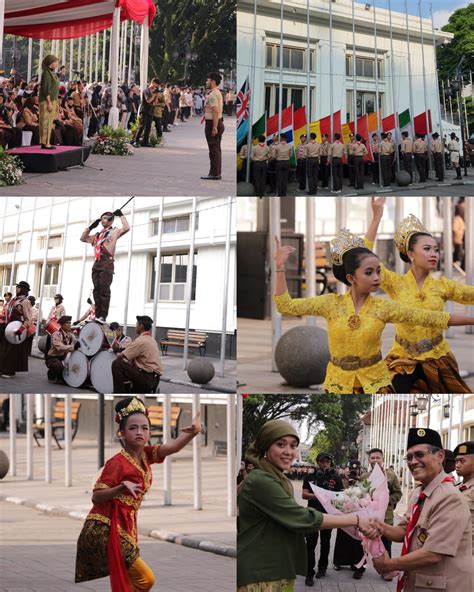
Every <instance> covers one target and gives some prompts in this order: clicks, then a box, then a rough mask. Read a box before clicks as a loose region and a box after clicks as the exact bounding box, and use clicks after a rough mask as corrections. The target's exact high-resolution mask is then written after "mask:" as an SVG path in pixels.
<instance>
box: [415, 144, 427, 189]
mask: <svg viewBox="0 0 474 592" xmlns="http://www.w3.org/2000/svg"><path fill="white" fill-rule="evenodd" d="M413 153H414V155H415V165H416V170H417V171H418V175H419V176H420V183H425V181H426V157H427V156H428V144H427V143H426V141H425V136H424V135H423V134H416V140H415V141H414V142H413Z"/></svg>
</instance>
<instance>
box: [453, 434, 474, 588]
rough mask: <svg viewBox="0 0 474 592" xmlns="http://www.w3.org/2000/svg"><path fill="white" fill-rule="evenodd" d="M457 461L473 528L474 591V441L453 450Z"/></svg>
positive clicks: (473, 583)
mask: <svg viewBox="0 0 474 592" xmlns="http://www.w3.org/2000/svg"><path fill="white" fill-rule="evenodd" d="M453 454H454V457H455V459H456V465H455V466H456V473H457V474H458V475H459V476H460V477H462V479H463V481H462V484H461V485H460V487H458V489H459V491H461V492H462V494H463V495H464V496H465V497H466V499H467V503H468V505H469V510H470V511H471V526H472V547H473V555H472V578H473V581H472V589H473V590H474V441H473V440H471V441H470V442H463V443H462V444H459V445H458V446H456V448H455V449H454V450H453Z"/></svg>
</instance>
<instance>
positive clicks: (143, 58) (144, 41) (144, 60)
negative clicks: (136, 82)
mask: <svg viewBox="0 0 474 592" xmlns="http://www.w3.org/2000/svg"><path fill="white" fill-rule="evenodd" d="M148 26H149V25H148V17H145V20H144V21H143V25H142V30H141V41H140V89H141V90H142V91H144V90H145V88H146V87H147V84H148V49H149V44H150V37H149V30H148Z"/></svg>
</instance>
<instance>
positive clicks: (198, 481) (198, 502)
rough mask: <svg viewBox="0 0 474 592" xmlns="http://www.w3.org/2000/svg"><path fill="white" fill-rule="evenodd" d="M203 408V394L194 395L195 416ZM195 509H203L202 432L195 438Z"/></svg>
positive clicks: (193, 409) (193, 408)
mask: <svg viewBox="0 0 474 592" xmlns="http://www.w3.org/2000/svg"><path fill="white" fill-rule="evenodd" d="M200 410H201V396H200V395H199V394H197V395H193V405H192V412H193V417H195V416H196V414H197V413H198V411H200ZM193 477H194V478H193V490H194V509H195V510H202V471H201V434H198V435H197V436H195V437H194V438H193Z"/></svg>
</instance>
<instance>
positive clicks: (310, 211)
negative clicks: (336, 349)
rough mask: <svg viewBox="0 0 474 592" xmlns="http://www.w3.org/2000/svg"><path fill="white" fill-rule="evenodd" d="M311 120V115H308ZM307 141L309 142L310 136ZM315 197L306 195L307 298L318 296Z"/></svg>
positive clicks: (309, 318)
mask: <svg viewBox="0 0 474 592" xmlns="http://www.w3.org/2000/svg"><path fill="white" fill-rule="evenodd" d="M308 108H309V107H308ZM308 121H309V115H308ZM307 141H308V142H309V136H308V139H307ZM315 202H316V200H315V198H314V197H313V196H311V195H310V196H308V197H306V237H305V238H306V241H305V242H306V257H305V262H306V270H305V271H306V298H311V297H313V296H316V266H315V256H316V240H315V236H314V235H315V232H316V230H315V214H316V212H315V210H316V205H315ZM306 324H307V325H309V326H310V327H315V326H316V317H315V316H313V315H308V316H307V317H306Z"/></svg>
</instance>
